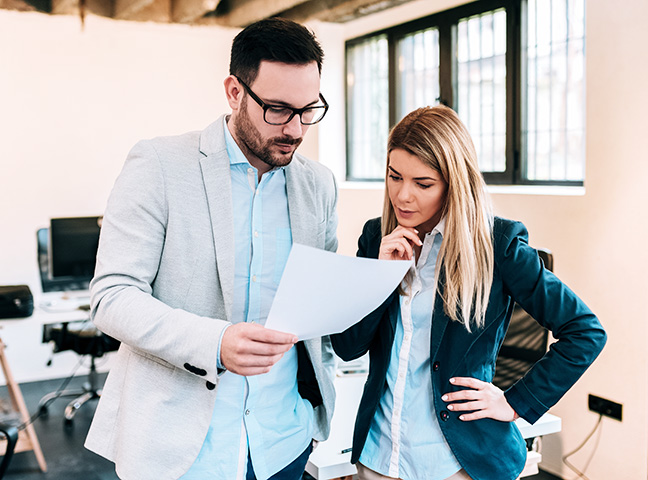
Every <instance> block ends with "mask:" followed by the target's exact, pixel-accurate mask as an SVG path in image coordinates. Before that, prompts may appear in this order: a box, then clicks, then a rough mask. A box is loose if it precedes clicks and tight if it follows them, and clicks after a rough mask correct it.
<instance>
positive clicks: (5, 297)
mask: <svg viewBox="0 0 648 480" xmlns="http://www.w3.org/2000/svg"><path fill="white" fill-rule="evenodd" d="M33 311H34V296H33V295H32V292H31V290H30V289H29V286H27V285H4V286H0V318H20V317H29V316H30V315H31V314H32V313H33Z"/></svg>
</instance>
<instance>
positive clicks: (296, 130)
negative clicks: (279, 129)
mask: <svg viewBox="0 0 648 480" xmlns="http://www.w3.org/2000/svg"><path fill="white" fill-rule="evenodd" d="M302 127H303V125H302V124H301V120H300V119H299V115H295V116H294V117H293V118H291V119H290V121H289V122H288V123H286V124H285V125H284V126H283V134H284V135H286V136H289V137H292V138H301V137H302V135H303V129H302Z"/></svg>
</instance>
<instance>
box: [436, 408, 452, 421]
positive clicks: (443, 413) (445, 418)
mask: <svg viewBox="0 0 648 480" xmlns="http://www.w3.org/2000/svg"><path fill="white" fill-rule="evenodd" d="M439 417H441V420H443V421H444V422H447V421H448V420H449V419H450V414H449V413H448V412H446V411H445V410H441V412H440V413H439Z"/></svg>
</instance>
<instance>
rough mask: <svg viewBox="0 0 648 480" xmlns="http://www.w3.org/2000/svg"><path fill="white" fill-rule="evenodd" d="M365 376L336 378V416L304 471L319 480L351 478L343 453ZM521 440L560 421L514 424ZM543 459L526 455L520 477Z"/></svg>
mask: <svg viewBox="0 0 648 480" xmlns="http://www.w3.org/2000/svg"><path fill="white" fill-rule="evenodd" d="M366 378H367V376H366V374H359V375H344V376H337V377H336V378H335V390H336V394H337V398H336V399H335V413H334V414H333V420H332V421H331V435H330V437H329V439H328V440H327V441H325V442H321V443H320V444H319V445H318V446H317V448H315V450H314V451H313V453H312V454H311V456H310V458H309V459H308V463H307V464H306V471H307V472H308V473H309V474H310V475H312V476H313V477H315V478H316V479H318V480H327V479H331V478H338V477H344V476H347V475H354V474H355V473H356V468H355V466H354V465H352V464H351V463H350V461H351V452H350V451H349V452H346V453H342V451H343V450H346V449H349V448H350V447H351V443H352V439H353V428H354V425H355V416H356V412H357V410H358V405H359V403H360V397H361V396H362V389H363V387H364V382H365V380H366ZM515 423H516V424H517V426H518V428H519V429H520V432H521V433H522V436H523V437H524V438H533V437H537V436H540V435H547V434H550V433H555V432H559V431H560V429H561V420H560V418H559V417H556V416H554V415H551V414H548V413H547V414H545V415H543V416H542V417H541V418H540V419H539V420H538V421H537V422H536V423H535V424H534V425H530V424H529V423H527V422H526V421H525V420H522V419H521V418H520V419H518V420H516V422H515ZM541 459H542V456H541V455H540V454H539V453H537V452H529V454H528V456H527V464H526V466H525V469H524V471H523V472H522V474H521V475H520V477H524V476H528V475H534V474H536V473H538V463H539V462H540V460H541Z"/></svg>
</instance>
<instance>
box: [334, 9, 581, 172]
mask: <svg viewBox="0 0 648 480" xmlns="http://www.w3.org/2000/svg"><path fill="white" fill-rule="evenodd" d="M584 10H585V5H584V0H483V1H480V2H475V3H472V4H468V5H464V6H461V7H458V8H455V9H452V10H448V11H445V12H441V13H438V14H434V15H431V16H429V17H426V18H423V19H418V20H415V21H412V22H409V23H407V24H403V25H398V26H395V27H392V28H389V29H386V30H384V31H381V32H376V33H374V34H370V35H366V36H364V37H361V38H357V39H353V40H350V41H348V42H347V46H346V58H347V61H346V64H347V139H348V140H347V167H348V168H347V178H348V179H350V180H382V179H383V177H384V171H385V160H386V143H387V136H388V133H389V128H390V126H392V125H395V124H396V123H397V122H398V121H399V120H400V119H401V118H402V117H403V116H404V115H405V114H407V113H408V112H410V111H411V110H413V109H415V108H418V107H421V106H425V105H434V104H437V103H439V102H441V103H444V104H446V105H450V106H451V107H453V108H454V109H455V110H456V111H457V113H458V114H459V117H460V118H461V119H462V120H463V122H464V123H465V124H466V126H467V127H468V130H469V131H470V133H471V135H472V138H473V141H474V143H475V148H476V149H477V154H478V159H479V165H480V168H481V170H482V172H483V174H484V177H485V178H486V181H487V182H489V183H497V184H543V185H546V184H556V185H582V183H583V179H584V172H585V76H584V72H585V14H584Z"/></svg>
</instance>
